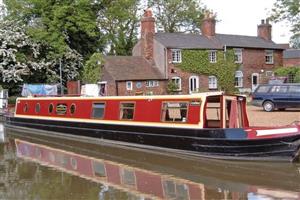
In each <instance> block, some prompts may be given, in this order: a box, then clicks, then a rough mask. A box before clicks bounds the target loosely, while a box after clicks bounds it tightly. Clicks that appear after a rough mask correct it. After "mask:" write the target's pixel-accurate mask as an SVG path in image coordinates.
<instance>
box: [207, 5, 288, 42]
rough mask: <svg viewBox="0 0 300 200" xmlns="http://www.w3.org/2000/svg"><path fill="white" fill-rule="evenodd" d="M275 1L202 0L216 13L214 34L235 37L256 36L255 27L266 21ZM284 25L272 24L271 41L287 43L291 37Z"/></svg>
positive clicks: (286, 26)
mask: <svg viewBox="0 0 300 200" xmlns="http://www.w3.org/2000/svg"><path fill="white" fill-rule="evenodd" d="M274 2H275V0H263V1H262V0H202V3H203V4H204V5H206V6H207V8H208V9H212V10H213V12H216V13H217V18H218V19H219V20H220V21H219V22H218V23H217V25H216V32H217V33H223V34H235V35H250V36H256V35H257V25H258V24H260V22H261V19H266V18H267V17H268V13H269V12H270V10H271V9H272V7H273V3H274ZM289 30H290V27H288V25H287V24H286V23H283V22H282V23H276V24H275V23H272V39H273V41H274V42H277V43H288V42H289V38H290V36H291V35H292V34H291V32H290V31H289Z"/></svg>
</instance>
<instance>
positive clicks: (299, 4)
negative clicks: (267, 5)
mask: <svg viewBox="0 0 300 200" xmlns="http://www.w3.org/2000/svg"><path fill="white" fill-rule="evenodd" d="M270 19H271V20H273V21H275V22H279V21H284V20H287V21H288V22H289V23H290V24H291V25H292V30H291V31H292V32H293V33H294V35H299V34H300V0H276V2H275V3H274V5H273V9H272V13H271V16H270Z"/></svg>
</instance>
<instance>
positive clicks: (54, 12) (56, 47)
mask: <svg viewBox="0 0 300 200" xmlns="http://www.w3.org/2000/svg"><path fill="white" fill-rule="evenodd" d="M103 2H106V1H94V0H76V1H74V0H62V1H55V0H4V3H5V5H6V10H7V18H10V19H19V20H21V21H22V22H23V23H24V24H25V25H26V30H27V31H28V33H29V34H30V36H32V38H33V39H34V40H36V41H39V42H43V43H46V44H47V45H49V46H50V47H51V50H52V51H53V52H51V54H52V55H54V56H55V55H61V54H64V53H65V52H67V51H68V48H71V49H73V50H75V51H77V52H78V53H80V54H81V55H83V56H84V57H85V56H89V55H91V54H92V53H93V52H95V51H96V50H98V49H101V48H103V47H104V44H102V41H101V36H102V35H101V32H100V30H99V28H98V26H97V23H96V19H97V16H98V12H99V10H101V9H102V8H103V6H104V3H103Z"/></svg>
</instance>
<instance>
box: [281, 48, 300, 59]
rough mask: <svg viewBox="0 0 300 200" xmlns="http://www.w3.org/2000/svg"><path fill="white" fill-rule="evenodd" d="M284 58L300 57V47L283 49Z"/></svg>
mask: <svg viewBox="0 0 300 200" xmlns="http://www.w3.org/2000/svg"><path fill="white" fill-rule="evenodd" d="M283 58H287V59H288V58H299V59H300V49H287V50H285V51H283Z"/></svg>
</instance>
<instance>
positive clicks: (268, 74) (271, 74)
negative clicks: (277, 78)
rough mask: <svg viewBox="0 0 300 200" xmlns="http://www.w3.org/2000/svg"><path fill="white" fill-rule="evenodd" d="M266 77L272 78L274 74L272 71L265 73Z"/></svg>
mask: <svg viewBox="0 0 300 200" xmlns="http://www.w3.org/2000/svg"><path fill="white" fill-rule="evenodd" d="M266 76H267V77H272V76H274V72H273V71H266Z"/></svg>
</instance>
